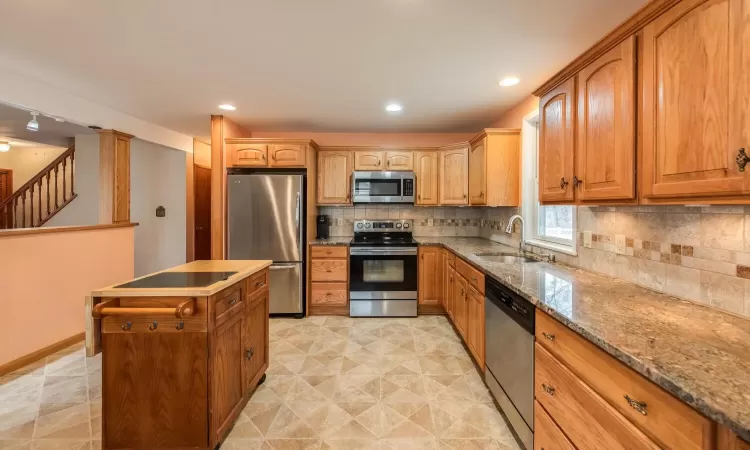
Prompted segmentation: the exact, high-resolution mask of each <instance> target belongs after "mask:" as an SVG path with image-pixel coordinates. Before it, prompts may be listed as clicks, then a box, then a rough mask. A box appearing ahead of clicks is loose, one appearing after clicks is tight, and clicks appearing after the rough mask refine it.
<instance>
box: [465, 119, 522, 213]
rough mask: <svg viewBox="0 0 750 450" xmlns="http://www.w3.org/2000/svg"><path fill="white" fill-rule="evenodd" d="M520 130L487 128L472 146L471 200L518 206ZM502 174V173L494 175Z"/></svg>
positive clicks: (479, 204)
mask: <svg viewBox="0 0 750 450" xmlns="http://www.w3.org/2000/svg"><path fill="white" fill-rule="evenodd" d="M520 153H521V130H519V129H486V130H484V131H483V132H482V133H480V134H479V135H478V136H477V137H475V138H474V139H472V141H471V147H470V150H469V204H471V205H477V206H518V205H519V201H520V194H519V189H520V169H521V166H520ZM494 174H502V176H492V175H494Z"/></svg>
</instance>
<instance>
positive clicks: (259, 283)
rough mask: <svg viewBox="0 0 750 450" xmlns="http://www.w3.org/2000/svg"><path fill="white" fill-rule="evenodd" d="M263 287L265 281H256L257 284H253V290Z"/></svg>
mask: <svg viewBox="0 0 750 450" xmlns="http://www.w3.org/2000/svg"><path fill="white" fill-rule="evenodd" d="M265 285H266V282H265V281H258V282H257V283H255V289H260V288H262V287H263V286H265Z"/></svg>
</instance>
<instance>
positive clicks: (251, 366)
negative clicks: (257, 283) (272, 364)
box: [242, 289, 270, 395]
mask: <svg viewBox="0 0 750 450" xmlns="http://www.w3.org/2000/svg"><path fill="white" fill-rule="evenodd" d="M269 295H270V294H269V291H268V289H265V290H264V291H263V292H261V293H260V294H258V295H256V296H255V297H253V298H252V299H249V300H248V302H247V305H246V306H245V314H244V315H243V316H242V343H243V347H242V352H243V354H242V357H243V360H242V361H243V368H242V386H243V388H244V390H243V395H247V394H249V393H250V392H252V390H253V389H255V386H256V384H257V378H258V374H259V373H260V371H261V370H263V367H264V366H265V367H267V366H268V362H269V358H268V356H269V355H268V339H267V337H268V317H269V315H270V301H269V300H270V297H269Z"/></svg>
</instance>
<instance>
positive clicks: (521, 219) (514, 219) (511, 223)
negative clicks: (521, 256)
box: [505, 214, 526, 253]
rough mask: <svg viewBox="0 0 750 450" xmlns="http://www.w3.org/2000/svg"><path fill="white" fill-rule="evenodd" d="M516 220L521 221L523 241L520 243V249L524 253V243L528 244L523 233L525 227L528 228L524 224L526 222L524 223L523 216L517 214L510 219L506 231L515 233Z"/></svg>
mask: <svg viewBox="0 0 750 450" xmlns="http://www.w3.org/2000/svg"><path fill="white" fill-rule="evenodd" d="M516 220H519V221H521V242H519V243H518V251H520V252H521V253H523V246H524V244H526V240H525V239H524V235H523V232H524V228H526V227H525V226H524V223H523V217H521V216H519V215H518V214H516V215H514V216H513V217H511V218H510V219H508V226H507V227H505V232H506V233H508V234H513V223H514V222H515V221H516Z"/></svg>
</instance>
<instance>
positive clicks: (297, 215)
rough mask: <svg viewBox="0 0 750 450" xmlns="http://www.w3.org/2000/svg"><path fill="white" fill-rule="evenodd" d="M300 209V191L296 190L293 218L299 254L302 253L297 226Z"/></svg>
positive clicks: (299, 232) (299, 231)
mask: <svg viewBox="0 0 750 450" xmlns="http://www.w3.org/2000/svg"><path fill="white" fill-rule="evenodd" d="M301 210H302V205H301V204H300V193H299V192H297V205H296V209H295V211H294V220H295V221H296V225H297V233H296V235H297V238H296V239H297V248H298V249H299V254H300V255H301V254H302V248H301V246H300V234H301V233H302V230H301V229H300V227H299V223H300V212H301Z"/></svg>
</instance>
